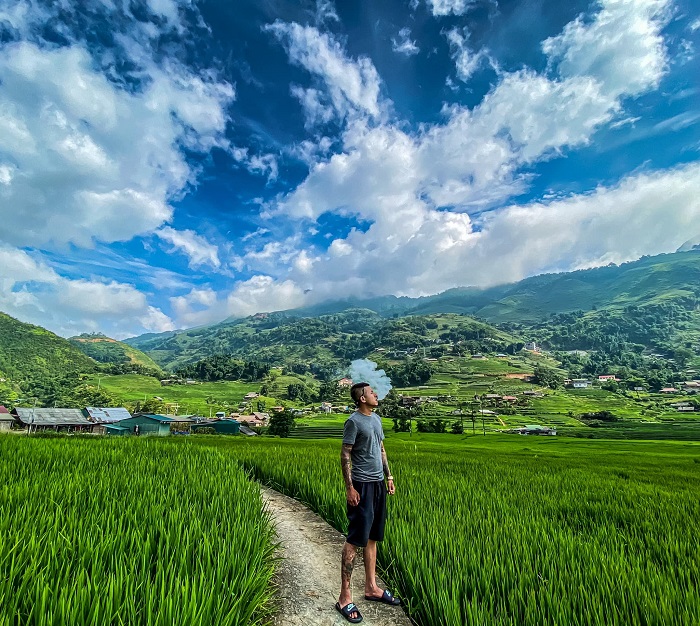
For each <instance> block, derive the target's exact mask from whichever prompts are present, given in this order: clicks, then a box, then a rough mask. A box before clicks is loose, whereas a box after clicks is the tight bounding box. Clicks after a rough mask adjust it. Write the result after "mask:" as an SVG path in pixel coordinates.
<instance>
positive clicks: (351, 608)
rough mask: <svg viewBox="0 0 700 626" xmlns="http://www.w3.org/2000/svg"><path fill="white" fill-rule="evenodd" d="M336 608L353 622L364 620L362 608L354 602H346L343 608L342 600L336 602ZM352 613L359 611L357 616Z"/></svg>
mask: <svg viewBox="0 0 700 626" xmlns="http://www.w3.org/2000/svg"><path fill="white" fill-rule="evenodd" d="M335 610H336V611H338V613H340V614H341V615H342V616H343V617H344V618H345V619H346V620H348V622H350V623H351V624H359V623H360V622H361V621H362V613H360V609H358V608H357V606H356V605H355V604H354V603H352V602H350V603H349V604H346V605H345V606H344V607H342V608H341V606H340V602H336V603H335ZM351 613H357V617H350V614H351Z"/></svg>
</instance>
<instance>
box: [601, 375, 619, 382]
mask: <svg viewBox="0 0 700 626" xmlns="http://www.w3.org/2000/svg"><path fill="white" fill-rule="evenodd" d="M598 380H600V381H605V380H617V378H616V377H615V374H603V375H602V376H598Z"/></svg>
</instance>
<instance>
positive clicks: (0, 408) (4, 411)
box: [0, 404, 10, 415]
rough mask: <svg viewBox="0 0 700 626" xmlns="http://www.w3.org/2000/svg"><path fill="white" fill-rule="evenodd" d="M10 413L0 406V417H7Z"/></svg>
mask: <svg viewBox="0 0 700 626" xmlns="http://www.w3.org/2000/svg"><path fill="white" fill-rule="evenodd" d="M9 414H10V412H9V411H8V410H7V409H6V408H5V407H4V406H3V405H2V404H0V415H9Z"/></svg>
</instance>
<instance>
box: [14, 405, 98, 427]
mask: <svg viewBox="0 0 700 626" xmlns="http://www.w3.org/2000/svg"><path fill="white" fill-rule="evenodd" d="M12 415H14V416H15V417H16V418H17V421H18V422H19V423H20V424H22V425H23V426H25V427H27V428H30V429H31V430H33V431H36V430H54V431H56V432H82V433H92V432H95V431H96V430H97V429H98V428H97V424H95V423H94V422H91V421H90V420H89V419H88V418H87V417H85V416H84V415H83V412H82V411H81V410H80V409H51V408H39V407H36V408H25V407H16V408H15V409H14V410H13V411H12Z"/></svg>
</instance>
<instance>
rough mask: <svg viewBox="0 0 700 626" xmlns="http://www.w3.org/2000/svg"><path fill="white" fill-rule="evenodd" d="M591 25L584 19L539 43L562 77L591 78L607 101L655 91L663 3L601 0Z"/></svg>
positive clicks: (660, 69)
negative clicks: (652, 89) (592, 77)
mask: <svg viewBox="0 0 700 626" xmlns="http://www.w3.org/2000/svg"><path fill="white" fill-rule="evenodd" d="M599 6H600V10H599V11H598V13H597V14H596V16H595V18H594V19H593V21H592V22H590V21H589V20H587V19H586V18H585V17H584V16H583V15H582V16H579V17H578V18H577V19H575V20H574V21H573V22H569V23H568V24H567V25H566V26H565V27H564V30H563V31H562V33H561V34H559V35H557V36H556V37H550V38H549V39H546V40H545V41H544V42H543V43H542V49H543V51H544V52H545V54H547V56H548V57H549V59H550V62H551V63H553V64H555V65H556V66H557V67H558V71H559V74H560V75H561V76H562V77H564V78H567V77H572V76H594V77H595V78H596V80H597V81H598V83H599V84H600V86H601V91H602V92H603V93H604V94H605V95H607V96H608V97H612V98H616V97H619V96H620V95H622V94H625V95H627V96H636V95H638V94H640V93H643V92H644V91H647V90H648V89H650V88H653V87H656V86H657V85H658V84H659V81H660V80H661V77H662V76H663V74H664V71H665V69H666V66H667V64H668V59H667V57H666V49H665V46H664V40H663V37H662V35H661V27H662V26H663V25H664V24H665V23H666V21H668V19H670V13H671V4H670V2H668V0H601V2H600V5H599Z"/></svg>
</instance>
